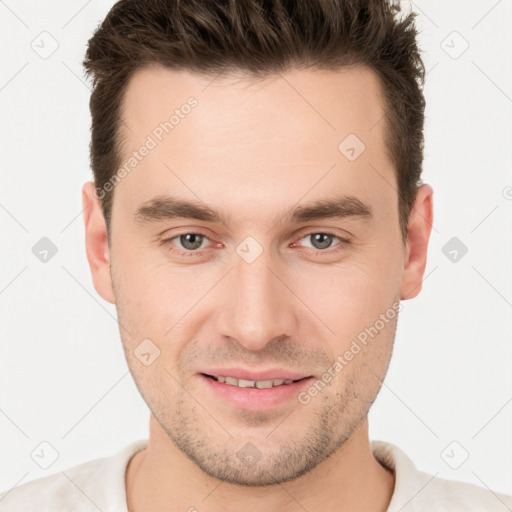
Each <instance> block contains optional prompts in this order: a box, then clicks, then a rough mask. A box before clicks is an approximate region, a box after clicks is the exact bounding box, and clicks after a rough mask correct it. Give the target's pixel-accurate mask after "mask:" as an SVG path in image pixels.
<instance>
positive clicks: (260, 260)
mask: <svg viewBox="0 0 512 512" xmlns="http://www.w3.org/2000/svg"><path fill="white" fill-rule="evenodd" d="M245 249H247V247H245ZM243 250H244V246H243V244H241V245H240V247H239V248H238V249H237V255H235V259H234V267H233V270H232V271H231V272H230V275H231V281H230V284H229V286H233V287H234V291H233V293H230V294H228V295H229V297H230V300H231V303H230V304H225V305H224V311H223V312H222V313H221V315H220V318H222V320H221V325H220V326H219V327H220V332H219V334H221V335H223V336H229V337H230V338H233V339H234V340H235V341H237V342H238V343H240V344H242V345H244V346H245V347H246V348H247V349H250V350H259V349H261V348H263V347H264V346H265V345H266V344H267V343H268V342H270V341H271V340H273V339H274V338H277V337H281V336H290V335H292V334H293V329H295V328H296V315H295V313H294V307H295V306H296V304H295V303H294V301H293V297H292V294H291V293H290V291H289V290H288V289H287V288H286V286H284V285H283V283H282V282H281V280H280V279H279V278H278V277H276V274H277V275H279V270H277V269H276V265H275V264H272V261H271V259H272V258H271V254H270V252H269V251H263V252H261V253H260V254H259V255H258V256H257V257H256V258H255V259H254V260H252V261H251V258H248V257H246V255H247V254H250V252H251V251H254V250H255V248H254V247H252V248H251V247H249V251H246V252H243ZM239 252H240V253H241V254H242V256H240V255H239V254H238V253H239ZM252 256H253V257H254V252H253V254H252ZM281 279H282V278H281Z"/></svg>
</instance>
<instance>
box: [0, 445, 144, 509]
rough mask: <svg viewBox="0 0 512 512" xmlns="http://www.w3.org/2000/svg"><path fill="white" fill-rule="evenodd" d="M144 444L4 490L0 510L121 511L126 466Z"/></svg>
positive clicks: (124, 499) (125, 448)
mask: <svg viewBox="0 0 512 512" xmlns="http://www.w3.org/2000/svg"><path fill="white" fill-rule="evenodd" d="M146 444H147V441H145V440H138V441H135V442H132V443H130V444H129V445H128V446H125V447H123V448H122V449H121V450H119V451H117V452H116V453H114V454H113V455H111V456H109V457H102V458H100V459H95V460H91V461H88V462H84V463H82V464H79V465H77V466H73V467H71V468H68V469H65V470H63V471H60V472H59V473H55V474H52V475H48V476H45V477H42V478H38V479H36V480H32V481H30V482H27V483H25V484H21V485H18V486H15V487H14V488H12V489H7V490H4V491H2V492H1V493H0V511H1V512H32V511H34V512H35V511H37V512H50V511H51V512H59V511H68V510H73V511H75V512H89V511H91V512H92V511H94V512H98V510H102V511H103V512H107V511H110V510H112V511H113V510H117V511H121V510H123V509H122V508H121V507H122V506H123V504H124V506H125V507H126V492H125V481H124V476H125V470H126V465H127V463H128V461H129V459H130V458H131V457H132V456H133V455H134V454H135V453H136V452H137V451H139V450H141V449H143V448H145V447H146ZM116 507H117V508H116Z"/></svg>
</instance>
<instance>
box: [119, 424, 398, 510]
mask: <svg viewBox="0 0 512 512" xmlns="http://www.w3.org/2000/svg"><path fill="white" fill-rule="evenodd" d="M394 484H395V478H394V474H393V473H392V472H391V471H390V470H388V469H387V468H385V467H384V466H382V465H381V464H380V463H379V462H378V461H377V460H376V459H375V457H374V456H373V453H372V451H371V446H370V441H369V439H368V421H367V418H364V420H363V421H362V422H361V423H360V424H359V425H358V427H357V428H356V429H355V430H354V432H353V433H352V435H351V436H350V438H349V439H348V440H347V441H346V442H345V443H344V444H343V445H342V446H341V447H340V448H339V449H338V450H337V451H336V452H334V453H333V454H332V455H331V456H330V457H328V458H327V459H325V460H324V461H323V462H322V463H320V464H319V465H317V466H316V467H315V468H313V469H312V470H311V471H309V472H307V473H305V474H303V475H302V476H300V477H299V478H297V479H295V480H292V481H288V482H284V483H279V484H276V485H270V486H263V487H246V486H240V485H234V484H231V483H227V482H222V481H220V480H218V479H216V478H213V477H210V476H209V475H206V474H205V473H204V472H203V471H202V470H201V469H200V468H199V467H198V466H196V465H195V464H194V463H193V462H192V461H191V460H190V459H188V458H187V457H186V456H185V455H184V454H183V453H182V452H181V451H180V450H179V449H178V448H177V447H176V446H175V445H174V443H173V442H172V441H171V440H170V439H169V437H168V436H167V434H166V433H165V431H164V430H163V429H162V427H161V426H160V424H159V423H158V422H157V421H156V419H155V418H154V417H153V416H151V419H150V437H149V442H148V446H147V448H146V449H144V450H142V451H140V452H138V453H136V454H135V455H134V456H133V457H132V459H131V460H130V462H129V464H128V467H127V471H126V494H127V502H128V509H129V512H142V511H145V512H164V511H165V512H175V511H176V512H177V511H183V510H195V509H196V510H198V511H200V512H223V511H225V510H228V509H229V510H231V511H237V512H238V511H244V512H256V511H261V510H265V511H267V512H299V511H300V512H303V511H304V510H323V511H325V512H331V511H332V512H335V511H336V512H348V511H351V512H354V511H357V512H385V511H386V510H387V507H388V505H389V502H390V500H391V496H392V494H393V489H394ZM369 489H371V492H368V490H369Z"/></svg>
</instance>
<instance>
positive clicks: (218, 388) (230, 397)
mask: <svg viewBox="0 0 512 512" xmlns="http://www.w3.org/2000/svg"><path fill="white" fill-rule="evenodd" d="M199 377H200V378H201V379H202V380H203V382H204V383H205V384H206V385H207V386H209V388H210V389H211V390H212V391H213V392H214V393H216V394H217V395H218V396H220V397H221V398H223V399H224V400H226V401H227V402H229V403H231V404H232V405H234V406H235V407H237V408H239V409H245V410H248V411H261V410H264V409H271V408H273V407H276V406H278V405H280V404H282V403H283V402H286V401H287V400H290V399H291V398H294V397H297V395H298V393H299V392H300V391H301V390H302V389H303V388H304V387H305V386H307V385H308V384H310V383H311V382H312V381H313V380H314V377H307V378H305V379H301V380H298V381H295V382H292V383H291V384H283V385H282V386H276V387H272V388H267V389H257V388H239V387H238V386H232V385H231V384H226V383H224V382H219V381H217V380H214V379H210V378H209V377H206V376H205V375H203V374H200V375H199Z"/></svg>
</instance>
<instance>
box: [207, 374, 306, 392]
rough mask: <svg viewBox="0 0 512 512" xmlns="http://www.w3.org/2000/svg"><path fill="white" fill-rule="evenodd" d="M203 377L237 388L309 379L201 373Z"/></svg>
mask: <svg viewBox="0 0 512 512" xmlns="http://www.w3.org/2000/svg"><path fill="white" fill-rule="evenodd" d="M202 375H204V376H205V377H207V378H209V379H211V380H215V381H217V382H222V383H224V384H228V385H229V386H236V387H239V388H256V389H270V388H275V387H278V386H288V385H289V384H293V383H294V382H299V381H301V380H305V379H309V377H303V378H301V379H267V380H248V379H237V378H236V377H229V376H222V375H219V376H216V375H208V374H207V373H203V374H202Z"/></svg>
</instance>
